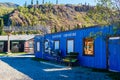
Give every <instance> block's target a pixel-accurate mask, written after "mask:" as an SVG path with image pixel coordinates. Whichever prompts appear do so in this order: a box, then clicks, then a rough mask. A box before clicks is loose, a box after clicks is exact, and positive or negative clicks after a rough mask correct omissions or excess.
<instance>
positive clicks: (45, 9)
mask: <svg viewBox="0 0 120 80" xmlns="http://www.w3.org/2000/svg"><path fill="white" fill-rule="evenodd" d="M93 8H94V7H92V6H88V5H79V6H75V5H68V4H67V5H52V4H44V5H33V6H32V5H29V6H28V7H19V8H17V9H15V10H14V11H13V12H12V13H11V14H10V15H9V22H10V23H11V25H13V26H36V25H44V26H50V27H51V29H54V28H55V27H56V28H57V30H58V31H60V30H61V29H63V30H68V29H73V28H75V27H87V26H93V25H96V24H95V22H94V21H93V20H92V19H90V18H89V17H88V16H87V15H86V14H87V12H88V11H89V10H90V9H93Z"/></svg>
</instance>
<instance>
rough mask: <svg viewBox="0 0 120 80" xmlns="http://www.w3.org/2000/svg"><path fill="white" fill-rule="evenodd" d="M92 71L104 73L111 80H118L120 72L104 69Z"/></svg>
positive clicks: (119, 79)
mask: <svg viewBox="0 0 120 80" xmlns="http://www.w3.org/2000/svg"><path fill="white" fill-rule="evenodd" d="M92 71H93V72H103V73H106V74H107V75H108V76H109V77H110V78H111V79H112V80H120V72H111V71H108V70H106V69H92Z"/></svg>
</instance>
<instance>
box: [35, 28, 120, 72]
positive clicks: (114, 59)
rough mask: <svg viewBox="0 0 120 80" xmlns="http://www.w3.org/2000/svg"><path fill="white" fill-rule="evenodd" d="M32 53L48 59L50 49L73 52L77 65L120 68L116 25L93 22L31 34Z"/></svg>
mask: <svg viewBox="0 0 120 80" xmlns="http://www.w3.org/2000/svg"><path fill="white" fill-rule="evenodd" d="M34 46H35V56H36V57H38V58H44V59H52V58H50V57H52V56H51V51H52V50H55V49H59V50H60V51H61V56H63V57H64V56H66V55H67V54H69V53H70V52H77V53H79V55H78V60H79V65H80V66H86V67H92V68H100V69H109V70H113V71H118V72H120V29H119V28H118V27H115V26H104V27H102V26H94V27H89V28H82V29H76V30H70V31H64V32H58V33H53V34H46V35H44V36H42V37H41V36H36V37H35V45H34Z"/></svg>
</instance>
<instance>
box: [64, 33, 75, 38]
mask: <svg viewBox="0 0 120 80" xmlns="http://www.w3.org/2000/svg"><path fill="white" fill-rule="evenodd" d="M68 36H76V33H68V34H64V37H68Z"/></svg>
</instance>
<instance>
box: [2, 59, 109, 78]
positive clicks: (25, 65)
mask: <svg viewBox="0 0 120 80" xmlns="http://www.w3.org/2000/svg"><path fill="white" fill-rule="evenodd" d="M1 60H2V61H3V62H5V63H7V64H8V65H10V66H11V67H13V68H14V69H16V70H18V71H20V72H22V73H24V74H26V75H27V76H29V77H30V78H31V79H33V80H49V79H50V80H74V79H75V80H93V79H94V80H111V79H110V78H109V77H108V76H107V75H106V73H101V72H92V70H91V69H89V68H83V67H75V68H72V69H70V68H66V67H62V66H55V65H51V64H48V63H40V62H38V61H33V60H31V58H29V57H27V58H26V57H19V58H18V57H12V58H2V59H1ZM11 74H13V75H14V74H15V73H12V72H11Z"/></svg>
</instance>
